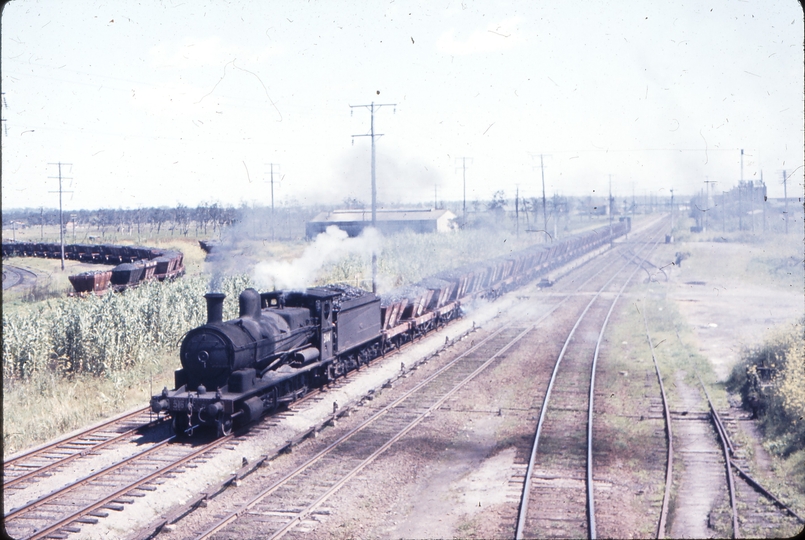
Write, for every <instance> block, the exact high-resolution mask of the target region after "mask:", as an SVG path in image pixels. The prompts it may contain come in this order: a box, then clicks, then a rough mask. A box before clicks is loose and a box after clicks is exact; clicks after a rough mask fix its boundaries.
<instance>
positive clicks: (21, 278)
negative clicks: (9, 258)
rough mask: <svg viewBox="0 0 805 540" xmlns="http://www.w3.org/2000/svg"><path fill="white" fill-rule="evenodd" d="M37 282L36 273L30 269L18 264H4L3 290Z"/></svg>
mask: <svg viewBox="0 0 805 540" xmlns="http://www.w3.org/2000/svg"><path fill="white" fill-rule="evenodd" d="M35 282H36V274H34V273H33V272H31V271H30V270H25V269H24V268H19V267H16V266H9V265H5V264H4V265H3V290H4V291H5V290H6V289H10V288H12V287H16V286H17V285H25V284H26V283H27V284H33V283H35Z"/></svg>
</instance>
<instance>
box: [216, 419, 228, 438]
mask: <svg viewBox="0 0 805 540" xmlns="http://www.w3.org/2000/svg"><path fill="white" fill-rule="evenodd" d="M215 428H216V431H217V432H218V436H219V437H226V436H227V435H229V434H230V433H232V420H231V419H226V418H220V419H218V420H216V421H215Z"/></svg>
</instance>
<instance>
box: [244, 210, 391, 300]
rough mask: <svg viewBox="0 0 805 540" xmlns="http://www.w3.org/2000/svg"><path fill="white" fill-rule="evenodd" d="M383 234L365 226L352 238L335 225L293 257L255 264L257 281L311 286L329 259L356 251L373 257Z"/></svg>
mask: <svg viewBox="0 0 805 540" xmlns="http://www.w3.org/2000/svg"><path fill="white" fill-rule="evenodd" d="M380 247H381V235H380V233H379V232H378V231H377V230H376V229H372V228H367V229H364V230H363V232H362V233H361V235H360V236H358V237H357V238H350V237H349V235H347V233H346V232H344V231H342V230H341V229H339V228H338V227H337V226H335V225H330V226H329V227H327V230H326V231H325V232H323V233H321V234H320V235H318V236H317V237H316V239H315V240H314V241H313V243H312V244H310V245H309V246H308V247H307V248H305V251H304V253H302V256H301V257H299V258H298V259H295V260H293V261H267V262H261V263H259V264H257V265H256V266H255V268H254V281H255V283H256V284H257V285H258V286H259V287H261V288H266V289H270V288H271V287H274V288H277V289H285V290H303V289H304V288H305V287H309V286H310V285H311V284H312V283H313V281H314V280H315V278H316V274H317V273H318V271H319V270H320V269H321V268H322V267H323V266H324V265H325V264H327V263H329V262H333V261H337V260H338V259H340V258H342V257H344V256H346V255H350V254H357V255H361V256H363V257H371V255H372V252H373V251H375V252H378V251H380Z"/></svg>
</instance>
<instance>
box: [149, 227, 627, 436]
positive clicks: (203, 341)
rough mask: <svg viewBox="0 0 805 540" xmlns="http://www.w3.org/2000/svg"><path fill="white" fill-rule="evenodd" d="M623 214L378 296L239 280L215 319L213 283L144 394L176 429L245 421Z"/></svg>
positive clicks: (525, 272)
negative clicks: (172, 362)
mask: <svg viewBox="0 0 805 540" xmlns="http://www.w3.org/2000/svg"><path fill="white" fill-rule="evenodd" d="M630 228H631V221H630V220H629V219H628V218H627V219H623V220H621V221H620V222H617V223H615V224H614V225H613V226H612V227H608V226H607V227H600V228H597V229H594V230H592V231H588V232H585V233H580V234H576V235H573V236H570V237H568V238H566V239H564V240H562V241H557V242H554V243H552V244H548V245H538V246H532V247H530V248H528V249H525V250H523V251H520V252H517V253H513V254H511V255H508V256H505V257H499V258H496V259H492V260H490V261H486V262H483V263H478V264H473V265H468V266H465V267H462V268H458V269H455V270H451V271H448V272H443V273H441V274H438V275H436V276H434V277H431V278H427V279H425V280H423V281H421V282H420V283H418V284H416V285H413V286H408V287H405V288H402V289H397V290H394V291H391V292H389V293H388V294H385V295H383V297H382V298H381V297H379V296H377V295H375V294H373V293H369V292H366V291H362V290H360V289H355V288H353V287H349V286H345V285H328V286H325V287H315V288H309V289H307V290H306V291H304V292H297V291H286V292H283V291H272V292H263V293H260V292H258V291H257V290H255V289H246V290H245V291H243V292H242V293H241V294H240V297H239V308H240V311H239V316H238V317H237V318H236V319H233V320H230V321H223V302H224V298H225V296H224V295H223V294H221V293H208V294H207V295H205V298H206V300H207V322H206V324H204V325H202V326H200V327H198V328H195V329H193V330H190V331H189V332H188V333H187V334H186V336H185V338H184V340H183V341H182V344H181V348H180V353H179V354H180V359H181V363H182V367H181V368H180V369H178V370H176V372H175V390H172V391H171V390H168V389H167V387H166V388H164V389H163V390H162V393H161V394H158V395H155V396H153V397H152V398H151V409H152V410H153V411H154V412H155V413H157V414H161V413H166V414H167V415H169V416H170V417H171V419H172V425H173V429H174V432H175V433H176V434H177V435H180V436H181V435H186V434H192V431H193V429H194V428H195V427H196V426H199V425H207V426H214V427H215V429H216V430H217V433H218V435H219V436H221V435H226V434H228V433H230V432H231V430H232V428H233V425H235V424H238V425H246V424H249V423H251V422H253V421H255V420H257V419H258V418H260V417H261V416H262V415H263V414H266V413H269V412H272V411H275V410H276V409H277V408H279V407H281V406H284V405H287V404H288V403H291V402H293V401H295V400H297V399H299V398H300V397H302V396H304V395H305V394H306V393H307V392H308V391H309V390H310V389H312V388H318V387H321V386H323V385H325V384H327V383H328V382H330V381H333V380H335V379H337V378H338V377H340V376H342V375H344V374H345V373H347V372H348V371H350V370H353V369H357V368H358V367H360V366H361V365H364V364H366V363H368V362H369V361H370V360H372V359H374V358H376V357H378V356H381V355H383V354H386V353H388V352H389V351H391V350H393V349H395V348H398V347H400V346H401V345H403V344H404V343H406V342H408V341H411V340H414V339H416V338H417V337H420V336H422V335H424V334H426V333H427V332H430V331H431V330H433V329H436V328H439V327H440V326H443V325H445V324H447V323H448V322H450V321H451V320H453V319H455V318H457V317H459V316H460V315H461V305H462V303H466V302H467V301H469V300H471V299H473V298H476V297H485V298H495V297H497V296H498V295H500V294H502V293H504V292H506V291H508V290H511V289H513V288H516V287H518V286H521V285H523V284H524V283H525V282H528V281H531V280H533V279H535V278H537V277H541V276H542V277H544V276H545V274H546V273H547V272H548V271H550V270H551V269H553V268H555V267H557V266H560V265H562V264H565V263H566V262H568V261H570V260H572V259H574V258H577V257H579V256H581V255H583V254H584V253H587V252H589V251H592V250H594V249H597V248H599V247H602V246H604V245H606V244H607V243H609V242H610V241H611V240H613V239H614V238H617V237H619V236H622V235H624V234H627V233H628V232H629V230H630Z"/></svg>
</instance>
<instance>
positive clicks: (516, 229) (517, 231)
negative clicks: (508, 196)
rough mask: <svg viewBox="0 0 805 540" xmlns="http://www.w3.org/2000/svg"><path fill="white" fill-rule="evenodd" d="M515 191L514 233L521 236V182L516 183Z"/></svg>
mask: <svg viewBox="0 0 805 540" xmlns="http://www.w3.org/2000/svg"><path fill="white" fill-rule="evenodd" d="M516 186H517V187H516V191H515V192H514V193H515V194H514V235H515V237H516V238H520V184H516Z"/></svg>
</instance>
